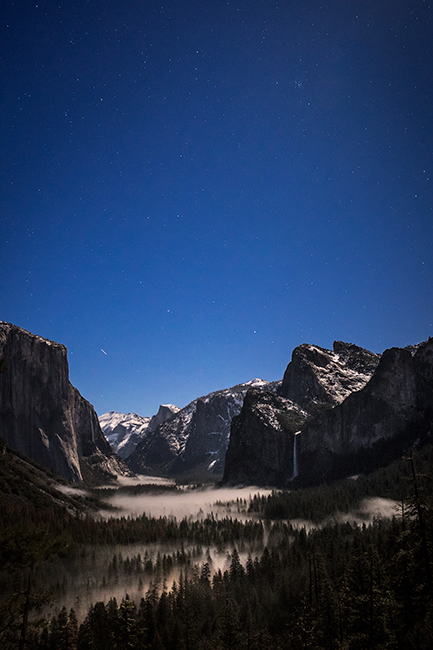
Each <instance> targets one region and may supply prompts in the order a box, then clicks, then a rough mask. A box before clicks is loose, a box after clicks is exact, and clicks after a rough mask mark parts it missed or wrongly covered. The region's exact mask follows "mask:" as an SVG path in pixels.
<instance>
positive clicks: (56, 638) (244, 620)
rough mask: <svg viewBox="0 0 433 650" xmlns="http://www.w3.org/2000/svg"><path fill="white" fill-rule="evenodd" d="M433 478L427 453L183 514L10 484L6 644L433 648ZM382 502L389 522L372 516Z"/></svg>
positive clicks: (114, 648)
mask: <svg viewBox="0 0 433 650" xmlns="http://www.w3.org/2000/svg"><path fill="white" fill-rule="evenodd" d="M432 468H433V448H431V447H424V448H423V449H422V450H418V451H415V452H414V453H413V455H412V454H411V455H409V456H408V457H407V458H402V459H401V460H399V461H397V462H395V463H393V464H392V465H390V466H388V467H387V468H384V469H381V470H378V471H376V472H374V473H373V474H371V475H369V476H364V477H358V478H352V479H347V480H345V481H341V482H338V483H336V484H333V485H330V484H329V485H321V486H318V487H314V488H309V489H303V490H297V491H293V492H289V491H274V492H272V493H270V494H268V495H264V496H257V495H256V496H254V497H252V498H250V499H237V501H234V502H233V503H231V504H228V505H229V508H228V509H227V511H226V514H225V515H224V516H220V515H218V516H216V515H214V513H210V514H206V515H204V516H203V517H201V518H191V517H190V518H188V517H185V518H183V519H177V518H176V517H173V516H161V517H150V516H147V515H146V514H143V515H141V516H138V517H119V516H112V517H110V516H108V517H104V518H101V517H98V516H95V515H94V514H91V513H89V511H88V510H87V511H84V510H83V512H81V513H80V512H77V511H76V512H72V511H71V509H70V508H69V509H68V508H66V507H64V506H63V507H62V506H60V505H59V504H55V503H54V502H53V500H48V499H45V498H42V497H40V496H39V497H38V495H37V493H36V491H34V490H33V491H29V488H26V487H25V486H26V481H24V480H21V481H20V482H19V483H18V482H17V483H16V484H15V485H13V484H11V483H10V482H8V483H7V484H6V477H5V474H4V473H3V474H2V475H1V477H0V478H1V481H2V485H1V488H2V491H1V500H0V516H1V529H0V530H1V532H0V537H1V546H0V549H1V550H0V562H1V565H0V569H1V572H0V578H1V590H0V594H1V596H0V597H1V603H0V647H1V648H2V650H15V649H16V648H18V649H19V650H24V649H34V650H127V649H128V650H259V649H260V650H262V649H269V650H283V649H288V650H290V649H293V650H295V649H296V650H298V649H307V648H308V649H317V650H319V649H320V650H322V649H323V650H325V649H326V650H366V649H377V650H379V649H380V650H385V649H393V650H424V649H425V650H427V649H430V648H432V647H433V577H432V570H433V569H432V551H433V504H432V499H431V494H432V490H431V488H432V485H431V479H432ZM2 471H3V472H4V471H5V470H2ZM26 489H27V490H28V492H27V493H26ZM30 492H31V493H30ZM93 498H94V499H95V504H96V503H97V502H98V499H100V498H101V493H99V494H98V493H97V491H95V493H94V497H93ZM374 499H376V500H377V499H380V500H382V501H385V500H387V503H391V501H388V500H392V503H393V504H394V505H393V507H392V510H391V512H390V513H389V512H388V516H386V517H383V516H379V515H378V516H372V517H371V518H370V519H368V520H362V517H361V511H362V504H363V503H364V504H365V503H366V502H368V500H371V501H373V500H374ZM342 513H346V514H345V515H344V516H343V514H342ZM80 572H82V573H83V575H84V572H86V575H87V576H88V577H87V582H85V588H84V590H82V591H83V592H82V593H80V594H79V595H78V596H77V594H76V593H75V592H74V593H73V595H71V593H72V592H71V589H72V586H73V583H74V581H77V580H79V576H80V575H81V574H80ZM83 584H84V583H83Z"/></svg>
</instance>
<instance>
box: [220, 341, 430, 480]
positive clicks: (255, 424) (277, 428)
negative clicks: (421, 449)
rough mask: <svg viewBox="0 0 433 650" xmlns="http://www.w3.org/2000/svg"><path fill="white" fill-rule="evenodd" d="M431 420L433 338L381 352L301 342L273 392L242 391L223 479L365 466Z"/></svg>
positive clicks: (406, 443)
mask: <svg viewBox="0 0 433 650" xmlns="http://www.w3.org/2000/svg"><path fill="white" fill-rule="evenodd" d="M432 422H433V339H430V340H429V341H427V342H426V343H423V344H420V345H418V346H415V347H412V348H407V349H399V348H393V349H391V350H386V351H385V352H384V353H383V355H381V356H380V355H375V354H373V353H371V352H369V351H367V350H363V349H362V348H358V347H357V346H354V345H352V344H345V343H342V342H341V341H338V342H336V343H334V348H333V350H332V351H330V350H324V349H323V348H318V347H317V346H311V345H306V344H303V345H301V346H299V347H298V348H296V349H295V350H294V352H293V355H292V361H291V363H290V364H289V366H288V368H287V370H286V373H285V375H284V379H283V382H282V386H281V389H280V395H279V396H278V397H276V396H267V395H266V393H261V394H258V393H255V392H254V391H249V393H248V394H247V396H246V398H245V402H244V406H243V409H242V411H241V413H240V414H239V416H238V417H237V418H234V419H233V423H232V429H231V436H230V444H229V447H228V450H227V456H226V464H225V473H224V482H226V483H248V482H255V483H258V484H260V485H275V486H281V487H284V486H288V485H296V484H299V485H306V484H311V483H315V482H318V481H321V480H327V479H333V478H341V477H343V476H347V475H348V474H351V473H359V472H362V471H369V470H371V469H372V468H373V467H377V466H379V465H383V464H385V463H386V462H388V461H390V460H392V459H394V458H396V457H397V456H398V455H400V454H401V453H402V452H403V451H404V450H405V449H407V448H408V447H410V445H412V444H414V443H415V442H416V441H417V440H419V439H425V438H428V437H429V436H431V433H432Z"/></svg>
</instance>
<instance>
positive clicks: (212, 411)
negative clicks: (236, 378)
mask: <svg viewBox="0 0 433 650" xmlns="http://www.w3.org/2000/svg"><path fill="white" fill-rule="evenodd" d="M251 386H256V387H267V388H268V389H273V390H275V389H276V388H277V387H279V382H275V383H273V384H271V383H269V382H266V381H263V380H261V379H254V380H252V381H250V382H247V383H245V384H239V385H237V386H233V387H232V388H227V389H223V390H219V391H215V392H213V393H210V394H209V395H205V396H203V397H199V398H198V399H196V400H194V401H193V402H191V403H190V404H188V405H187V406H185V408H183V409H181V410H180V411H179V412H178V413H175V414H174V415H173V416H172V417H170V418H169V419H168V420H167V421H166V422H164V423H163V424H161V425H160V426H158V427H157V429H156V430H155V431H154V432H152V433H150V434H149V435H147V436H146V437H145V439H144V440H143V441H142V442H141V443H140V444H139V445H138V446H137V448H136V450H135V451H134V452H133V453H132V454H131V456H130V457H129V458H128V459H127V463H128V466H129V467H130V468H131V469H132V470H133V471H134V472H136V473H150V474H160V475H161V476H168V477H188V478H191V479H194V480H201V479H204V478H209V479H216V478H220V477H221V476H222V474H223V471H224V459H225V453H226V450H227V445H228V440H229V436H230V426H231V421H232V418H233V417H234V416H235V415H237V414H238V413H239V412H240V410H241V408H242V403H243V400H244V397H245V394H246V392H247V390H248V389H249V388H250V387H251Z"/></svg>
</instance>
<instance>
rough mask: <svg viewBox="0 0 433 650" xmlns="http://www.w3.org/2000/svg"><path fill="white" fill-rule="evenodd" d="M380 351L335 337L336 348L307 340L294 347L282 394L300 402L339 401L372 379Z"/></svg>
mask: <svg viewBox="0 0 433 650" xmlns="http://www.w3.org/2000/svg"><path fill="white" fill-rule="evenodd" d="M379 359H380V355H379V354H374V352H370V351H369V350H365V349H364V348H360V347H358V346H357V345H354V344H353V343H343V341H335V342H334V345H333V349H332V350H326V349H325V348H320V347H318V346H317V345H310V344H308V343H303V344H302V345H299V346H298V347H297V348H295V349H294V350H293V353H292V360H291V362H290V363H289V365H288V366H287V368H286V372H285V373H284V377H283V382H282V385H281V390H280V395H281V396H282V397H285V398H287V399H290V400H292V401H293V402H295V403H296V404H300V405H308V404H310V403H311V402H312V401H315V402H324V403H329V404H339V403H340V402H342V401H343V400H344V399H345V398H346V397H347V396H348V395H350V393H352V392H353V391H355V390H360V389H361V388H363V386H365V384H366V383H367V382H368V381H369V379H370V377H371V375H372V374H373V372H374V370H375V369H376V367H377V364H378V363H379Z"/></svg>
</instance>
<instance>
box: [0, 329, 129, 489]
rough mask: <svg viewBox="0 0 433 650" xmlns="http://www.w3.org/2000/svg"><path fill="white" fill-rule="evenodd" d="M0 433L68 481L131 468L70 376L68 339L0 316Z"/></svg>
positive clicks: (20, 450) (110, 475)
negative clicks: (57, 340) (45, 334)
mask: <svg viewBox="0 0 433 650" xmlns="http://www.w3.org/2000/svg"><path fill="white" fill-rule="evenodd" d="M0 369H1V372H0V438H2V439H3V440H4V441H5V442H6V444H7V445H8V446H9V447H10V448H11V449H14V450H16V451H19V452H21V453H22V454H25V455H26V456H28V457H29V458H31V459H33V460H34V461H36V462H38V463H39V464H40V465H42V466H44V467H46V468H47V469H49V470H51V471H53V472H55V473H56V474H58V475H59V476H62V477H64V478H66V479H68V480H70V481H76V482H78V481H82V480H83V473H84V476H85V477H86V478H88V479H90V480H92V479H93V478H95V477H99V478H100V479H104V478H105V480H107V479H108V478H113V477H115V476H116V475H117V474H127V473H130V472H129V470H128V469H127V468H126V466H125V465H124V464H123V462H122V461H121V459H120V458H119V457H118V456H116V455H115V454H113V452H112V450H111V447H110V445H109V444H108V442H107V441H106V439H105V437H104V435H103V433H102V431H101V427H100V425H99V421H98V417H97V415H96V413H95V411H94V409H93V407H92V405H91V404H90V403H89V402H88V401H87V400H85V399H84V398H83V397H82V396H81V395H80V393H79V392H78V390H77V389H76V388H74V386H72V384H71V383H70V381H69V368H68V361H67V350H66V347H65V346H64V345H61V344H60V343H55V342H53V341H49V340H47V339H44V338H42V337H40V336H36V335H34V334H31V333H30V332H27V331H26V330H24V329H21V328H20V327H17V326H15V325H12V324H11V323H6V322H3V321H1V322H0Z"/></svg>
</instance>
